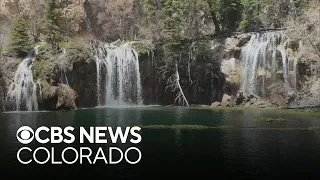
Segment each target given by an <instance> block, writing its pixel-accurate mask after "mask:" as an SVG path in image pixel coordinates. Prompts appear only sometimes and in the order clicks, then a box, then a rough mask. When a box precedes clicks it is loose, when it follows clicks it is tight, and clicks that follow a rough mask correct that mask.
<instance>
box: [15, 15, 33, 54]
mask: <svg viewBox="0 0 320 180" xmlns="http://www.w3.org/2000/svg"><path fill="white" fill-rule="evenodd" d="M31 49H32V43H31V41H30V37H29V34H28V26H27V23H26V21H25V20H24V18H23V17H22V16H20V15H17V16H16V17H15V18H14V22H13V27H12V31H11V41H10V50H11V51H12V53H13V54H14V55H16V56H24V55H25V54H26V53H28V52H29V51H30V50H31Z"/></svg>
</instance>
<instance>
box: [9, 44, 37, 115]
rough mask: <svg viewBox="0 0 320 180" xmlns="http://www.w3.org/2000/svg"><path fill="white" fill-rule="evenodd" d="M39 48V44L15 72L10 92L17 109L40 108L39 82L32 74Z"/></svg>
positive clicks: (33, 109)
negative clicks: (38, 96)
mask: <svg viewBox="0 0 320 180" xmlns="http://www.w3.org/2000/svg"><path fill="white" fill-rule="evenodd" d="M38 48H39V46H36V47H35V48H34V50H33V52H30V53H29V54H28V55H27V57H26V58H24V59H23V60H22V62H21V63H20V64H19V66H18V69H17V71H16V72H15V76H14V82H13V83H12V84H11V87H10V91H9V93H8V94H9V98H11V100H12V101H11V102H12V103H14V110H16V111H21V110H23V111H37V110H38V100H37V83H35V82H34V80H33V74H32V67H33V62H34V59H35V58H34V54H37V53H38Z"/></svg>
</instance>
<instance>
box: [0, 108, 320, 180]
mask: <svg viewBox="0 0 320 180" xmlns="http://www.w3.org/2000/svg"><path fill="white" fill-rule="evenodd" d="M0 118H1V121H0V143H1V148H0V149H1V155H0V158H1V159H0V160H1V161H0V162H1V172H2V173H3V174H4V175H20V174H32V175H99V176H108V177H123V178H129V179H133V178H140V177H141V178H142V177H143V178H145V177H154V176H156V177H158V176H160V175H168V174H173V175H179V177H182V176H187V177H188V176H191V175H197V176H200V175H208V177H210V176H211V177H228V176H237V177H242V178H255V179H258V178H277V177H284V178H291V177H300V176H301V177H311V178H316V177H317V176H318V174H319V173H318V170H319V165H320V130H319V127H320V115H319V114H308V113H293V112H288V111H279V110H207V109H189V108H174V107H168V108H166V107H137V108H95V109H80V110H75V111H68V112H9V113H3V114H0ZM24 125H27V126H30V127H31V128H34V129H36V128H37V127H39V126H47V127H50V126H60V127H66V126H73V127H80V126H84V127H90V126H112V127H117V126H122V127H126V126H140V127H142V132H141V135H142V142H141V143H140V144H139V145H138V148H139V149H140V150H141V152H142V159H141V161H140V163H139V164H137V165H128V164H125V163H123V164H120V165H117V166H111V165H102V164H97V165H91V166H90V165H88V166H87V165H72V166H70V165H69V166H64V165H61V166H54V165H43V166H39V165H35V164H33V165H32V164H31V165H27V166H26V165H21V164H19V162H18V161H17V158H16V152H17V150H18V148H19V147H21V144H19V142H18V141H17V139H16V132H17V129H18V128H19V127H21V126H24ZM30 146H31V147H32V146H36V145H35V144H31V145H30ZM119 146H122V147H126V146H129V144H128V145H126V144H123V145H119ZM148 175H150V176H148Z"/></svg>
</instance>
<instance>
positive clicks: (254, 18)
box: [239, 0, 260, 31]
mask: <svg viewBox="0 0 320 180" xmlns="http://www.w3.org/2000/svg"><path fill="white" fill-rule="evenodd" d="M259 3H260V2H259V0H241V4H242V6H243V14H242V21H241V23H240V25H239V30H240V31H254V30H257V27H258V26H259V24H260V18H259V9H258V8H259V6H260V4H259Z"/></svg>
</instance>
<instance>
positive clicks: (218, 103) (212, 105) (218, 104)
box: [210, 102, 221, 108]
mask: <svg viewBox="0 0 320 180" xmlns="http://www.w3.org/2000/svg"><path fill="white" fill-rule="evenodd" d="M219 106H221V103H220V102H214V103H212V104H211V106H210V108H216V107H219Z"/></svg>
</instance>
